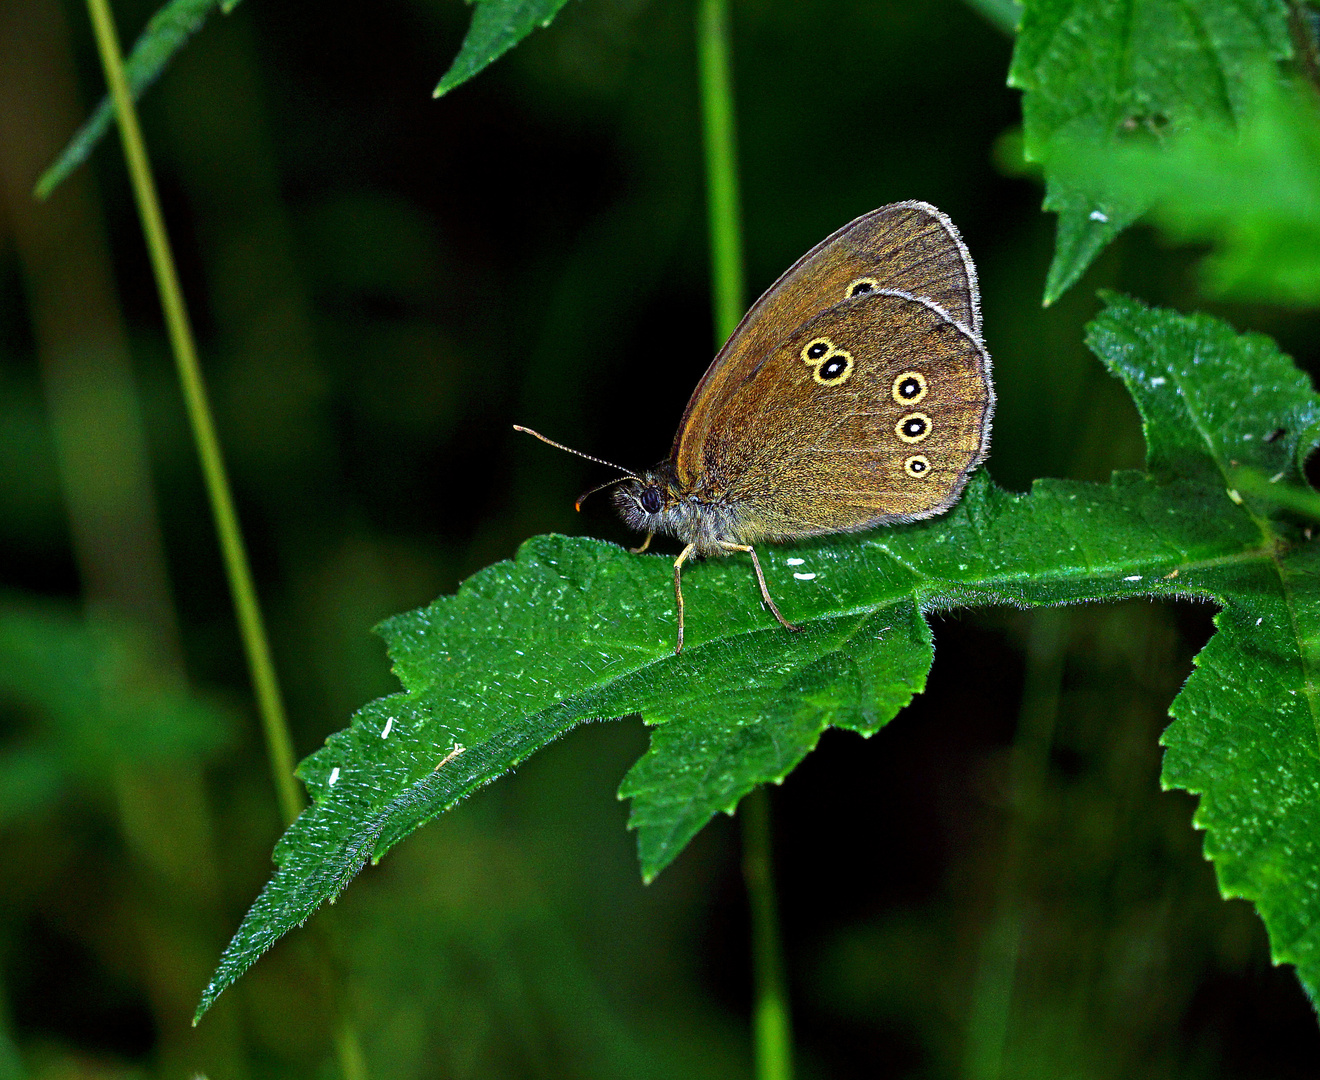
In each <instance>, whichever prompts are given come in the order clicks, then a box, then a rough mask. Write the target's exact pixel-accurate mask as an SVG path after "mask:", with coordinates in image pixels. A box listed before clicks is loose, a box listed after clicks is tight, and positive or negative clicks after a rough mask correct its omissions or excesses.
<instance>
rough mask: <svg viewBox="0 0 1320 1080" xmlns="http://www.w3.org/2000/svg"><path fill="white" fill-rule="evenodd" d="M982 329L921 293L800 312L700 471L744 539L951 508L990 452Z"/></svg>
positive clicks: (738, 392)
mask: <svg viewBox="0 0 1320 1080" xmlns="http://www.w3.org/2000/svg"><path fill="white" fill-rule="evenodd" d="M993 407H994V395H993V391H992V389H991V384H990V359H989V356H988V355H987V354H986V352H985V349H984V346H983V345H982V344H981V341H980V338H979V336H978V335H975V334H973V333H972V332H971V331H970V329H969V328H968V327H966V326H965V325H963V324H962V323H961V322H959V321H958V320H956V319H954V318H953V317H951V316H950V315H949V314H948V313H947V312H946V311H944V310H943V309H942V308H940V307H939V306H938V305H937V304H935V303H933V302H931V301H930V300H927V299H925V298H920V297H913V296H910V295H906V294H903V293H899V292H894V291H884V290H881V291H873V292H870V293H867V294H864V295H859V296H856V297H854V298H851V299H847V300H844V301H841V302H839V303H837V304H835V305H833V306H832V307H830V308H829V309H827V310H825V311H823V312H821V313H819V314H817V315H814V316H813V317H811V318H809V319H806V320H804V321H803V322H802V323H801V324H800V325H799V326H798V327H796V328H795V329H794V330H793V331H792V332H791V333H790V334H788V335H787V336H786V337H785V338H784V339H782V340H781V342H780V343H779V344H778V346H777V347H775V348H774V349H772V350H771V351H770V352H769V353H768V354H767V355H766V356H765V357H764V358H763V359H762V362H761V363H760V364H758V365H756V366H755V367H753V368H752V369H751V370H748V371H746V372H744V373H742V378H741V379H740V381H739V382H738V383H737V384H736V385H733V386H731V387H729V388H728V390H727V392H726V393H725V394H724V395H723V398H722V402H721V406H720V408H718V409H717V410H714V411H713V412H712V414H711V416H710V419H709V423H708V425H707V429H706V437H705V439H704V440H703V443H702V448H701V456H700V458H699V459H697V460H695V461H694V463H693V464H694V466H695V467H696V468H697V469H698V470H699V472H700V474H701V475H702V476H704V477H705V478H706V480H707V482H708V483H711V482H713V483H714V484H715V490H714V491H713V492H712V494H714V495H717V496H719V497H724V498H727V499H728V500H730V501H731V502H732V503H733V504H734V505H737V506H738V507H740V516H741V517H742V519H743V524H742V526H741V529H740V534H741V535H742V536H743V537H744V540H745V542H753V541H754V539H756V538H761V537H790V536H804V535H815V534H821V533H831V532H842V531H847V530H853V529H862V528H869V527H871V526H873V525H879V524H884V523H886V522H893V521H910V520H914V519H917V518H922V517H928V516H930V515H931V514H935V513H939V512H940V511H942V510H945V509H947V508H948V507H949V506H950V505H951V504H952V503H953V502H954V500H955V499H956V498H957V497H958V495H959V493H960V492H961V491H962V488H963V485H964V484H965V483H966V478H967V475H968V473H970V471H971V470H972V469H973V468H974V467H975V466H976V465H977V464H978V463H979V462H980V461H981V460H982V459H983V458H984V456H985V453H986V450H987V448H988V446H989V431H990V418H991V413H992V411H993Z"/></svg>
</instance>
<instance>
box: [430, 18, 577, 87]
mask: <svg viewBox="0 0 1320 1080" xmlns="http://www.w3.org/2000/svg"><path fill="white" fill-rule="evenodd" d="M566 3H568V0H476V4H475V6H474V10H473V12H472V24H471V25H470V26H469V27H468V32H467V36H466V37H465V38H464V39H463V45H462V47H461V48H460V49H459V50H458V56H456V57H455V58H454V62H453V63H452V64H451V65H450V67H449V70H448V71H446V72H445V76H444V78H443V79H441V80H440V83H439V85H437V86H436V88H435V91H434V95H433V96H435V97H441V96H442V95H444V94H447V93H449V91H450V90H452V89H454V87H456V86H458V85H459V84H460V83H465V82H467V81H468V79H470V78H472V76H473V75H475V74H477V72H479V71H481V70H482V68H485V67H487V66H488V65H490V64H492V63H494V62H495V61H496V60H498V59H499V58H500V57H501V56H503V55H504V54H505V53H506V52H508V51H509V50H510V49H512V48H513V47H514V46H515V45H517V44H518V42H520V41H522V39H523V38H525V37H526V36H527V35H528V34H530V33H531V32H532V31H533V30H535V29H536V28H537V27H538V26H539V27H546V26H549V25H550V24H551V23H552V22H553V21H554V18H555V16H556V15H558V14H559V9H560V8H562V7H563V6H564V5H565V4H566Z"/></svg>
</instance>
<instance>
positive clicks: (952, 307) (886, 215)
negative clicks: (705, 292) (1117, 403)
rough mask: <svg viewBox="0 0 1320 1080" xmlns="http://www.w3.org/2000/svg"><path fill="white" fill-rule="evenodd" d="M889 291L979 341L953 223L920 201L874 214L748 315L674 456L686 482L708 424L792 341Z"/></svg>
mask: <svg viewBox="0 0 1320 1080" xmlns="http://www.w3.org/2000/svg"><path fill="white" fill-rule="evenodd" d="M882 290H893V291H898V292H905V293H908V294H911V295H913V296H920V297H924V298H926V299H928V300H931V301H932V302H933V303H934V304H935V305H936V306H938V307H939V308H941V309H942V310H944V311H945V312H947V313H948V315H949V317H950V318H951V319H952V320H953V321H954V322H956V323H960V324H961V325H962V326H964V327H965V328H966V329H967V330H968V331H970V333H971V335H973V336H974V337H977V338H979V337H980V334H981V312H980V297H979V293H978V291H977V283H976V270H975V268H974V266H973V264H972V260H971V257H970V256H969V255H968V253H967V248H966V246H965V245H964V244H963V242H962V239H961V237H960V236H959V235H958V230H957V229H955V228H954V226H953V223H952V222H951V221H949V219H948V218H947V217H945V215H944V214H942V213H940V212H939V211H938V210H936V209H935V207H933V206H930V205H928V204H927V203H922V202H903V203H893V204H891V205H889V206H883V207H881V208H880V209H878V210H873V211H871V213H869V214H865V215H863V216H862V217H859V218H857V219H856V220H855V221H853V222H850V223H849V224H848V225H845V226H844V227H843V228H842V229H840V230H839V231H838V232H836V233H834V235H832V236H830V237H827V238H826V239H825V240H823V241H822V242H821V243H819V244H817V245H816V246H815V247H814V248H812V249H811V250H810V251H809V252H807V254H806V255H804V256H803V257H802V258H801V259H799V260H798V261H797V262H796V263H795V264H794V265H793V266H792V267H790V268H789V269H788V270H787V271H786V272H785V273H784V274H783V276H782V277H780V279H779V280H778V281H776V282H775V283H774V285H772V286H771V287H770V288H769V289H768V290H766V292H765V294H764V295H763V296H762V297H761V298H760V299H759V300H758V301H757V302H756V303H755V304H754V305H753V306H752V308H751V310H750V311H748V313H747V315H746V316H745V317H744V318H743V321H742V323H741V324H740V325H739V326H738V329H737V330H735V331H734V333H733V335H732V336H731V337H730V338H729V340H728V342H727V343H726V344H725V346H724V348H723V349H721V350H720V353H719V355H718V356H717V357H716V358H715V360H714V361H713V362H712V363H711V365H710V367H709V368H708V369H707V371H706V374H705V376H704V377H703V378H702V380H701V382H700V383H699V384H698V385H697V388H696V390H695V391H694V393H693V395H692V399H691V400H690V401H689V402H688V407H687V410H686V412H685V413H684V416H683V421H682V423H680V424H679V429H678V434H677V436H676V437H675V440H674V448H673V452H672V457H673V462H674V466H675V470H676V473H677V475H678V477H679V479H680V480H681V481H683V482H685V483H686V482H694V481H695V480H696V477H697V475H698V469H699V457H700V448H701V447H702V446H703V445H704V443H705V441H706V438H707V434H708V430H709V428H710V426H711V425H712V423H714V422H715V419H716V417H718V416H720V415H722V414H723V413H724V412H725V411H726V410H727V408H728V402H729V400H730V398H731V397H732V396H739V397H741V390H740V387H741V385H742V383H743V381H744V380H745V379H746V378H747V377H748V375H749V374H750V373H751V372H753V371H755V370H757V369H758V368H759V367H760V366H761V365H763V364H764V362H765V360H766V358H767V356H769V355H770V354H771V353H772V352H773V351H774V350H775V349H776V348H777V347H778V346H779V345H780V344H781V343H782V342H783V341H784V338H785V337H786V335H788V334H790V333H792V332H793V330H794V329H795V328H797V327H799V326H801V325H802V324H803V323H804V322H805V321H806V320H808V319H810V318H811V317H812V316H814V315H816V314H817V313H819V312H821V311H825V310H827V309H830V308H832V307H834V305H836V304H838V303H839V302H840V301H842V300H844V299H847V298H849V297H851V296H861V295H864V294H866V293H870V292H879V291H882Z"/></svg>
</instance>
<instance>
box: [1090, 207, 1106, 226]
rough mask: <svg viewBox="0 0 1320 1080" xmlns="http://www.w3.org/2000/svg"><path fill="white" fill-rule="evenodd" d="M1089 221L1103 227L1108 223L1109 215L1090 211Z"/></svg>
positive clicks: (1098, 211)
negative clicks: (1096, 222) (1098, 223)
mask: <svg viewBox="0 0 1320 1080" xmlns="http://www.w3.org/2000/svg"><path fill="white" fill-rule="evenodd" d="M1091 220H1092V221H1098V222H1100V223H1101V224H1102V225H1103V224H1105V223H1106V222H1108V221H1109V215H1108V214H1106V213H1105V212H1104V211H1103V210H1092V211H1091Z"/></svg>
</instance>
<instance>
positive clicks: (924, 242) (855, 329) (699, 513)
mask: <svg viewBox="0 0 1320 1080" xmlns="http://www.w3.org/2000/svg"><path fill="white" fill-rule="evenodd" d="M994 405H995V394H994V388H993V386H992V385H991V382H990V356H989V354H988V353H987V352H986V351H985V346H984V345H983V344H982V342H981V311H980V295H979V293H978V291H977V286H976V268H975V267H974V266H973V265H972V259H971V256H970V255H969V254H968V252H967V247H966V245H965V244H963V242H962V238H961V237H960V236H959V235H958V230H957V229H956V228H954V226H953V222H951V221H950V220H949V219H948V218H947V217H945V216H944V214H942V213H940V212H939V211H938V210H936V209H935V207H933V206H930V205H928V204H926V203H922V202H901V203H893V204H891V205H889V206H882V207H880V209H878V210H873V211H871V213H869V214H865V215H863V216H862V217H859V218H858V219H857V220H856V221H853V222H851V223H850V224H848V225H845V226H844V227H843V228H842V229H840V230H839V231H838V232H836V233H835V234H834V235H833V236H830V237H828V238H826V239H825V240H823V241H821V243H819V244H817V245H816V246H815V247H814V248H812V249H811V250H810V251H809V252H807V253H806V254H805V255H804V256H802V258H801V259H799V260H798V261H797V262H796V263H795V264H794V265H793V266H792V267H791V268H790V269H789V270H788V271H787V272H786V273H785V274H784V275H783V276H782V277H781V278H780V279H779V280H778V281H776V282H775V283H774V284H773V285H772V286H771V287H770V288H769V289H767V290H766V292H765V294H764V295H763V296H762V297H761V298H760V299H759V300H758V301H757V302H756V303H755V304H753V305H752V307H751V310H750V311H748V312H747V314H746V315H745V316H744V317H743V320H742V322H741V323H740V324H739V325H738V328H737V329H736V330H735V331H734V332H733V334H732V336H730V338H729V340H728V341H727V342H726V343H725V345H724V348H722V349H721V350H720V352H719V355H718V356H716V357H715V359H714V361H712V363H711V365H710V367H709V368H708V369H707V370H706V374H705V375H704V376H703V377H702V380H701V382H699V383H698V384H697V388H696V390H695V391H693V393H692V398H691V400H690V401H689V402H688V406H687V409H686V411H685V412H684V413H683V419H682V421H681V422H680V423H679V425H678V434H677V435H675V437H674V445H673V448H672V449H671V450H670V452H669V457H668V458H667V459H666V460H665V461H662V462H661V463H660V464H659V465H657V466H656V467H655V468H653V469H648V470H647V471H646V472H644V473H642V474H641V475H637V474H635V473H629V472H628V471H627V470H626V469H620V471H621V472H624V473H625V474H626V475H625V476H624V478H623V479H621V480H613V481H610V483H609V484H605V485H602V486H603V487H610V486H613V485H614V484H618V485H619V489H618V491H617V492H615V495H614V503H615V506H616V507H617V508H618V511H619V513H620V515H621V516H622V517H623V520H624V521H625V522H627V524H628V525H630V526H631V527H632V528H634V529H637V530H638V531H640V532H644V533H646V539H645V540H644V541H643V542H642V545H641V546H640V547H638V548H635V549H633V550H634V551H637V552H640V551H645V550H646V548H647V547H648V546H649V545H650V543H651V538H652V537H653V536H654V535H655V534H656V533H663V534H666V535H669V536H673V537H676V538H677V539H678V540H680V541H682V543H683V544H684V545H685V546H684V548H683V550H682V552H680V554H679V556H678V558H677V559H675V560H674V600H675V603H676V605H677V609H678V643H677V645H676V647H675V649H674V651H675V652H676V653H677V652H681V651H682V649H683V588H682V573H683V564H684V563H685V562H686V561H687V560H688V559H689V558H691V557H692V556H694V555H695V556H709V555H728V554H731V553H733V552H742V551H745V552H747V553H748V554H749V555H750V556H751V557H752V566H753V568H754V569H755V571H756V580H757V583H758V584H759V585H760V587H761V596H762V598H763V599H764V600H765V603H766V606H767V607H769V609H770V611H771V612H772V613H773V614H774V616H775V618H776V619H778V620H779V622H780V624H781V625H783V626H784V627H785V628H787V629H789V630H797V629H799V628H798V627H796V626H794V625H793V624H791V623H790V622H788V621H787V620H786V619H785V618H784V617H783V615H781V614H780V612H779V608H778V607H777V606H776V605H775V602H774V600H772V599H771V597H770V590H769V589H768V588H767V587H766V583H765V574H764V573H763V572H762V570H761V561H760V559H758V558H757V556H756V548H755V545H756V544H758V543H760V542H761V541H768V542H774V541H781V540H794V539H797V538H799V537H807V536H820V535H822V534H826V533H838V532H854V531H857V530H859V529H870V528H873V527H874V526H876V525H887V524H892V523H894V522H901V521H916V520H917V519H919V518H925V517H930V516H932V515H934V514H939V513H942V512H943V511H945V510H947V509H949V507H950V506H952V505H953V504H954V502H956V501H957V499H958V496H959V495H960V494H961V493H962V489H963V487H964V485H965V484H966V483H967V477H968V474H969V473H970V472H971V471H972V470H973V469H974V468H975V467H976V466H977V465H978V464H979V463H980V462H981V461H983V460H984V459H985V456H986V452H987V451H988V449H989V446H990V418H991V415H992V413H993V412H994ZM515 426H516V425H515ZM518 430H519V431H526V432H527V433H528V434H531V435H535V436H536V437H537V438H538V439H541V440H542V441H544V442H547V443H550V444H551V445H552V446H556V447H559V448H560V449H562V450H569V448H568V447H566V446H561V445H560V444H559V443H555V442H552V441H551V440H550V439H546V438H545V436H543V435H539V434H537V433H536V432H534V431H530V430H529V429H528V428H523V427H519V428H518ZM569 452H570V453H578V451H576V450H569ZM580 456H581V457H586V458H588V459H589V460H592V461H597V462H600V463H601V464H606V465H608V464H609V462H604V461H601V459H599V458H593V457H591V456H590V455H588V454H580ZM611 467H612V468H618V466H611ZM593 490H597V491H598V490H600V489H599V488H596V489H593ZM587 494H591V492H588V493H587ZM585 497H586V496H583V498H585ZM581 502H582V500H581V499H579V500H578V504H579V505H581Z"/></svg>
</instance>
